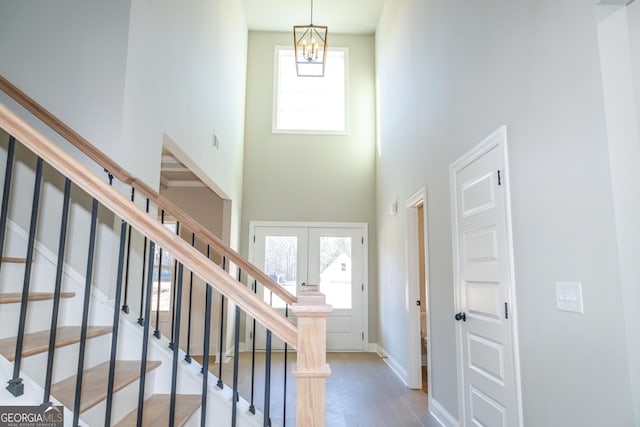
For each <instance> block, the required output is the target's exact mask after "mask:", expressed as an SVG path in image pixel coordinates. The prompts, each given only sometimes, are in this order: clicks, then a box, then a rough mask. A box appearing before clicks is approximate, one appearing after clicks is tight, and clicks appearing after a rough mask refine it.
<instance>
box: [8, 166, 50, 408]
mask: <svg viewBox="0 0 640 427" xmlns="http://www.w3.org/2000/svg"><path fill="white" fill-rule="evenodd" d="M43 166H44V162H43V161H42V159H41V158H40V157H38V161H37V163H36V177H35V182H34V185H33V203H32V205H31V223H30V224H29V241H28V244H27V264H26V266H25V270H24V282H23V285H22V299H21V302H20V321H19V323H18V336H17V338H16V354H15V359H14V362H13V377H12V378H11V379H10V380H9V381H8V383H9V385H8V386H7V390H9V392H10V393H11V394H13V395H14V396H16V397H17V396H20V395H22V394H23V393H24V384H22V378H20V377H19V375H20V363H21V362H22V345H23V341H24V328H25V324H26V320H27V303H28V301H29V285H30V283H31V266H32V264H33V248H34V245H35V240H36V226H37V222H38V209H39V207H40V187H41V185H42V168H43Z"/></svg>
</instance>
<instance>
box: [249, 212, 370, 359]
mask: <svg viewBox="0 0 640 427" xmlns="http://www.w3.org/2000/svg"><path fill="white" fill-rule="evenodd" d="M250 228H251V241H250V248H251V249H250V254H249V257H250V260H251V261H252V262H253V263H254V264H255V265H256V266H258V267H259V268H261V269H263V271H264V272H265V273H266V274H267V275H269V276H270V277H271V278H272V279H273V280H274V281H275V282H276V283H278V284H280V285H281V286H282V287H283V288H285V289H286V290H287V291H289V292H290V293H291V294H293V295H296V294H297V293H299V292H300V290H301V286H302V285H303V284H304V283H308V284H313V285H316V284H317V285H319V286H320V292H322V293H324V294H325V295H326V297H327V303H328V304H330V305H332V306H333V312H332V313H331V315H330V316H329V318H328V319H327V349H328V350H329V351H362V350H366V346H365V342H366V340H365V338H366V337H367V333H366V332H367V330H366V327H367V305H366V269H365V267H366V261H365V260H366V232H367V228H366V224H329V223H321V224H318V223H313V224H308V223H305V224H299V223H293V224H291V223H287V224H285V223H263V222H252V223H251V224H250ZM258 292H259V293H260V294H261V296H262V298H264V300H265V301H266V302H267V303H269V304H270V305H271V306H273V307H274V308H276V309H279V310H281V311H282V312H283V313H284V312H285V304H284V302H283V301H282V300H281V299H280V298H278V297H277V296H276V295H273V294H272V293H271V292H269V291H263V290H262V289H259V290H258ZM292 320H294V321H295V319H292ZM255 335H256V337H255V339H256V347H257V348H264V332H263V329H260V328H258V329H257V330H256V333H255ZM247 338H248V341H247V342H249V341H250V340H251V339H253V336H252V334H251V333H248V336H247ZM282 346H283V344H282V343H281V342H280V341H278V340H277V339H275V338H274V342H273V347H274V348H279V347H282Z"/></svg>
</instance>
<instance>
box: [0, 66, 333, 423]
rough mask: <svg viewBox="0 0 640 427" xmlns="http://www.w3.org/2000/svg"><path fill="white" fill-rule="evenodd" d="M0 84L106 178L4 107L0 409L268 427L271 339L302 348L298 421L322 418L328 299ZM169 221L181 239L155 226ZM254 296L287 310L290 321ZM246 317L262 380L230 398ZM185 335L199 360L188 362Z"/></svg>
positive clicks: (87, 419)
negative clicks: (272, 270) (278, 277)
mask: <svg viewBox="0 0 640 427" xmlns="http://www.w3.org/2000/svg"><path fill="white" fill-rule="evenodd" d="M0 90H1V91H2V92H4V95H3V96H8V97H10V98H12V99H14V100H15V101H16V102H18V103H19V104H20V105H21V106H22V107H24V108H26V109H27V110H28V111H30V113H31V114H32V115H33V116H29V117H28V119H29V120H30V121H33V120H34V117H35V118H36V119H38V120H41V121H42V122H43V123H44V124H46V125H47V126H49V127H50V128H51V129H53V130H54V131H55V132H57V133H58V134H59V135H61V136H62V137H63V138H65V139H66V140H67V141H68V142H70V143H71V144H73V145H74V146H75V147H76V148H78V149H80V151H81V152H82V153H84V154H85V155H86V157H87V160H86V161H85V163H87V162H95V163H96V164H97V165H98V166H99V167H100V168H103V169H104V170H105V172H107V175H106V177H100V176H98V175H96V174H95V173H93V172H91V171H90V170H89V169H88V168H87V167H86V166H85V165H84V164H83V163H81V162H79V161H78V160H76V159H74V158H72V157H70V156H69V155H68V154H67V153H65V152H64V151H63V150H61V149H60V148H58V146H56V145H55V144H54V143H52V142H51V141H50V140H49V139H47V138H45V137H44V136H43V135H42V134H40V133H39V132H38V131H36V130H35V129H34V128H33V127H31V126H30V125H29V124H27V122H26V121H25V119H24V118H23V117H19V116H17V115H16V114H15V113H14V112H12V111H10V110H9V109H7V108H6V107H5V106H4V105H2V104H0V129H1V130H2V131H3V132H0V153H1V155H0V164H3V163H4V165H5V167H4V181H3V187H4V191H3V195H2V209H1V212H0V324H1V325H3V327H2V328H0V355H1V357H0V380H4V381H6V382H7V383H8V386H7V387H6V389H7V390H1V391H0V405H11V404H16V405H18V404H19V405H43V408H45V407H49V406H51V405H61V406H63V407H64V416H65V425H73V426H76V425H89V426H93V425H107V426H110V425H119V426H120V425H122V426H130V425H138V426H158V425H170V426H174V425H179V426H182V425H202V426H205V425H231V426H236V425H243V426H254V425H255V426H259V425H263V426H267V425H271V424H272V418H271V415H270V412H271V403H270V395H271V394H272V393H275V392H278V393H279V392H282V390H271V389H270V377H269V375H270V363H271V362H270V359H271V358H270V354H271V340H272V335H275V336H276V337H278V338H279V339H281V340H282V341H284V343H286V346H285V348H295V349H297V354H296V356H297V365H296V366H295V367H294V372H293V376H294V377H296V378H297V394H296V396H297V397H296V403H295V414H296V420H297V424H298V425H304V426H321V425H324V414H325V402H324V396H325V391H324V387H325V378H326V377H327V376H328V375H329V373H330V371H329V369H328V366H327V365H326V363H325V354H326V347H325V340H326V336H325V332H324V331H325V330H326V328H325V323H326V316H327V315H328V313H329V312H330V310H331V309H330V307H329V306H327V305H326V304H325V303H324V296H323V295H322V294H320V293H319V292H317V289H315V290H314V289H313V288H310V290H309V291H308V292H305V293H303V294H301V295H300V296H299V297H298V298H296V297H295V296H293V295H291V294H289V293H288V292H287V291H286V290H284V289H283V288H282V287H280V286H279V285H278V284H276V283H275V282H273V280H271V279H270V278H269V277H268V276H266V275H265V274H264V273H263V272H262V271H260V270H259V269H258V268H256V267H255V266H253V265H252V264H250V263H249V262H248V261H246V260H245V259H244V258H243V257H242V256H240V255H239V254H238V253H236V252H235V251H233V250H232V249H231V248H229V247H227V246H226V245H225V244H224V243H223V242H222V241H220V240H219V239H218V238H217V237H216V236H214V235H213V234H212V233H211V232H209V231H208V230H207V229H205V228H204V227H202V226H201V225H200V224H198V223H197V222H196V221H194V220H193V219H191V218H190V217H189V216H188V215H187V214H186V213H184V212H182V211H181V210H180V209H179V208H177V207H176V206H174V205H173V204H172V203H170V202H169V201H167V200H166V199H164V198H163V197H162V196H160V195H159V194H158V193H156V192H155V191H154V190H153V189H151V188H150V187H148V186H147V185H146V184H144V183H142V182H140V181H138V180H137V179H136V178H135V177H133V176H131V175H130V174H129V173H127V172H126V171H124V170H123V169H122V168H121V167H120V166H119V165H117V164H115V163H114V162H113V161H112V160H111V159H109V158H108V157H106V156H105V155H104V154H103V153H101V152H100V151H98V150H97V149H96V148H95V147H93V146H91V144H89V143H88V142H87V141H86V140H84V139H83V138H82V137H81V136H80V135H78V134H77V133H75V132H74V131H73V130H72V129H70V128H69V127H68V126H66V125H65V124H64V123H62V122H60V121H59V120H58V119H57V118H55V116H53V115H52V114H51V113H49V112H48V111H47V110H45V109H44V108H43V107H41V106H40V105H38V104H37V103H36V102H35V101H34V100H33V99H31V98H29V97H28V96H27V95H26V94H24V93H23V92H21V91H20V90H19V89H18V88H16V87H15V86H13V85H12V84H11V83H10V82H8V81H7V80H6V79H4V78H3V77H1V76H0ZM3 99H4V98H2V97H0V101H3ZM3 102H4V101H3ZM22 114H23V115H26V113H22ZM4 133H6V134H5V135H4V137H3V134H4ZM92 169H93V168H92ZM0 171H1V169H0ZM114 179H115V180H116V185H113V184H114V183H113V180H114ZM27 196H28V197H27ZM165 213H166V214H168V215H170V216H171V217H172V218H175V219H176V221H177V223H178V228H182V229H183V231H188V233H187V234H191V236H192V238H191V242H189V241H185V240H183V239H182V238H181V237H180V233H177V234H174V233H172V232H170V231H169V230H167V229H166V228H165V227H164V226H163V224H162V222H164V217H165ZM159 218H161V221H158V219H159ZM58 230H59V233H57V231H58ZM196 240H197V241H198V243H199V245H196V244H195V242H196ZM197 247H206V250H203V251H202V252H201V251H200V250H198V249H197ZM52 248H53V249H52ZM157 248H159V253H160V260H162V259H163V258H162V251H163V250H164V251H165V253H167V252H169V253H170V254H172V257H173V259H174V261H173V267H174V269H173V274H172V275H171V276H172V277H171V281H172V283H171V286H170V292H171V310H170V317H171V328H170V330H169V331H165V334H163V333H162V332H161V325H160V320H159V312H158V311H154V310H152V306H155V307H160V298H161V286H160V284H161V282H162V281H163V279H162V278H161V274H160V270H161V269H160V268H159V267H157V266H156V264H155V260H156V258H157V252H156V249H157ZM5 254H7V255H9V256H5ZM23 255H25V256H24V258H22V256H23ZM213 259H219V260H221V262H220V265H218V264H216V263H215V262H214V261H212V260H213ZM259 287H264V289H265V290H266V291H268V292H272V293H273V295H275V296H277V297H279V298H281V299H282V300H283V301H285V303H286V304H287V307H288V308H290V311H291V312H293V313H294V315H295V316H296V318H297V325H296V324H294V323H293V322H292V321H291V320H290V319H288V318H287V317H285V316H283V315H282V314H281V313H280V312H278V311H277V310H274V309H273V308H271V307H270V306H269V305H268V304H267V303H265V302H264V301H263V300H262V299H261V298H259V297H258V296H257V295H256V292H257V290H258V288H259ZM194 292H195V293H196V295H202V298H198V297H197V298H193V296H194ZM214 302H216V305H215V306H214ZM202 306H204V316H202V315H197V311H198V310H196V308H201V307H202ZM216 310H217V311H216ZM288 311H289V310H287V312H288ZM185 319H186V321H185ZM212 319H215V320H212ZM242 319H244V324H245V325H246V327H247V328H250V327H252V328H253V330H252V336H253V337H255V332H256V322H257V323H258V324H261V325H263V326H264V328H265V329H266V338H265V341H266V342H267V349H266V353H267V357H266V360H267V362H266V363H267V366H265V372H266V374H265V378H264V379H263V380H260V381H256V379H255V378H254V377H253V375H252V377H251V378H250V381H251V390H252V392H251V396H239V394H238V391H237V390H238V382H239V381H240V379H239V378H238V365H237V364H238V363H239V362H238V360H239V357H238V355H239V351H240V342H239V337H240V329H241V323H242ZM196 322H201V323H202V324H203V328H202V330H203V331H204V332H203V334H202V336H196V334H195V332H193V330H195V329H193V330H192V323H196ZM251 325H252V326H251ZM214 329H215V330H214ZM216 333H217V336H215V335H216ZM229 334H231V335H232V336H231V335H229ZM165 335H166V336H165ZM227 335H229V336H227ZM185 337H186V343H185ZM274 338H275V337H274ZM196 339H197V340H200V341H199V342H201V343H203V344H202V347H203V352H202V360H203V363H202V366H200V365H198V364H197V363H195V362H193V361H192V359H191V350H192V343H193V342H194V340H196ZM227 343H229V345H227ZM252 351H253V352H254V354H255V345H254V346H253V350H252ZM210 356H211V357H213V356H215V358H216V361H218V362H221V361H223V360H225V359H226V358H227V356H231V360H232V362H230V363H233V364H234V375H233V377H232V378H230V379H223V378H222V364H221V363H218V366H217V372H216V374H217V375H213V374H212V373H211V372H210V369H209V357H210ZM252 359H255V358H252ZM285 359H286V358H285ZM253 363H255V362H254V361H252V364H253ZM253 368H254V366H253V365H252V369H251V370H252V372H253V370H254V369H253ZM214 370H215V369H214ZM229 384H230V385H229ZM285 384H286V382H285ZM254 385H255V386H256V387H257V386H263V387H265V389H264V390H265V393H264V396H265V399H264V402H254V399H253V394H254V393H253V389H254ZM284 395H285V396H286V389H285V390H284ZM285 401H286V399H285ZM290 403H291V405H289V406H290V407H291V406H293V405H292V404H293V402H290ZM284 413H285V415H284V416H283V423H284V420H285V419H286V418H287V415H286V406H285V410H284Z"/></svg>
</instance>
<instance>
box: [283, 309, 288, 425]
mask: <svg viewBox="0 0 640 427" xmlns="http://www.w3.org/2000/svg"><path fill="white" fill-rule="evenodd" d="M284 316H285V317H286V318H287V319H288V318H289V304H288V303H286V302H285V306H284ZM288 350H289V346H288V344H287V342H286V341H285V342H284V399H283V402H284V405H283V407H282V427H287V352H288Z"/></svg>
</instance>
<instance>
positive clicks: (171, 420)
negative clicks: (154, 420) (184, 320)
mask: <svg viewBox="0 0 640 427" xmlns="http://www.w3.org/2000/svg"><path fill="white" fill-rule="evenodd" d="M183 269H184V267H183V265H182V264H180V265H179V266H178V290H177V301H176V331H175V334H176V343H179V342H180V315H181V314H182V274H183ZM179 353H180V346H179V345H176V346H174V347H173V359H172V363H173V365H172V367H171V399H170V404H169V425H170V426H173V423H174V419H175V414H176V387H177V384H178V356H179Z"/></svg>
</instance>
